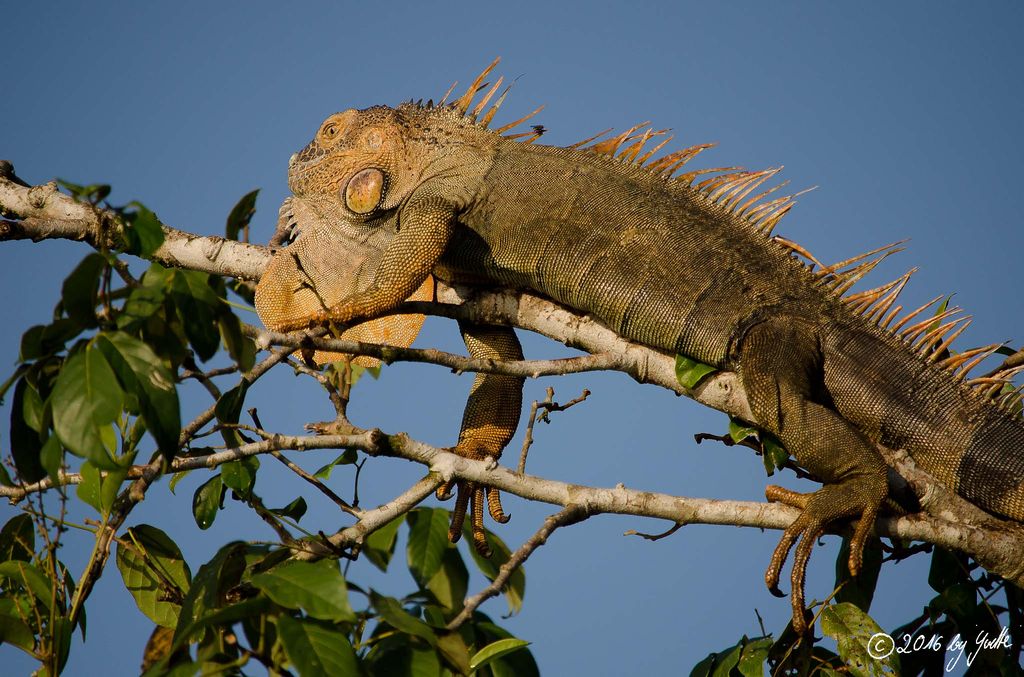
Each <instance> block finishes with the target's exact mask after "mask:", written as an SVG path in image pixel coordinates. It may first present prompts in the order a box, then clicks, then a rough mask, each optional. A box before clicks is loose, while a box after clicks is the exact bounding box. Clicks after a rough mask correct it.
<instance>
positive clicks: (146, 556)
mask: <svg viewBox="0 0 1024 677" xmlns="http://www.w3.org/2000/svg"><path fill="white" fill-rule="evenodd" d="M127 543H130V544H131V545H126V544H127ZM116 558H117V568H118V570H119V571H120V572H121V578H122V580H124V585H125V587H126V588H127V589H128V592H130V593H131V595H132V597H134V598H135V603H136V604H137V605H138V607H139V610H140V611H141V612H142V613H144V614H146V616H148V617H149V619H150V620H151V621H153V622H154V623H156V624H157V625H162V626H164V627H166V628H174V627H176V626H177V624H178V615H179V613H180V612H181V601H182V600H183V599H184V598H185V594H186V593H187V592H188V589H189V584H190V581H191V578H192V575H191V572H189V569H188V564H187V563H186V562H185V559H184V557H183V556H182V554H181V550H179V549H178V546H177V545H176V544H175V543H174V541H172V540H171V539H170V537H168V536H167V534H165V533H164V532H163V531H161V530H160V529H157V528H156V527H152V526H149V525H148V524H140V525H138V526H136V527H133V528H131V529H129V530H128V532H127V533H126V534H125V535H124V538H122V539H121V541H120V542H119V543H118V546H117V557H116Z"/></svg>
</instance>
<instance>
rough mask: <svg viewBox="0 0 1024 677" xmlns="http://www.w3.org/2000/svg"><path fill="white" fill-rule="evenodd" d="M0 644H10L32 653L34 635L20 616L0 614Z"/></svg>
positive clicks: (34, 641)
mask: <svg viewBox="0 0 1024 677" xmlns="http://www.w3.org/2000/svg"><path fill="white" fill-rule="evenodd" d="M0 644H10V645H11V646H16V647H18V648H19V649H21V650H22V651H25V652H28V653H29V654H32V653H33V650H34V649H35V644H36V638H35V635H33V634H32V630H31V628H29V627H28V625H26V624H25V623H24V622H23V621H22V620H21V619H20V618H18V617H16V616H9V615H7V614H0Z"/></svg>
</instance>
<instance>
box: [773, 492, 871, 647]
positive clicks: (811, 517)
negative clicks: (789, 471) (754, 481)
mask: <svg viewBox="0 0 1024 677" xmlns="http://www.w3.org/2000/svg"><path fill="white" fill-rule="evenodd" d="M885 494H886V484H885V481H884V478H882V480H881V481H879V478H877V477H874V476H862V477H856V478H852V479H848V480H846V481H844V482H842V483H840V484H829V485H826V486H824V487H822V488H821V489H819V490H818V491H815V492H813V493H810V494H800V493H797V492H795V491H790V490H789V489H783V488H782V487H778V486H774V485H770V486H768V487H767V488H766V489H765V497H766V498H767V499H768V500H769V501H773V502H779V503H785V504H786V505H791V506H793V507H796V508H800V509H801V510H803V513H801V515H800V517H798V518H797V519H796V520H795V521H794V522H793V523H792V524H791V525H789V527H788V528H787V529H786V531H785V532H783V534H782V539H781V540H780V541H779V545H778V546H776V548H775V552H774V553H773V554H772V559H771V562H770V563H769V564H768V570H767V571H766V572H765V575H764V580H765V583H767V584H768V590H769V591H771V593H772V594H773V595H775V596H777V597H784V596H785V593H784V592H782V591H781V590H779V575H780V573H781V572H782V566H783V565H784V564H785V563H786V558H787V557H788V555H789V551H790V550H791V549H792V548H793V544H794V543H796V541H797V539H798V538H799V539H800V543H799V544H798V545H797V547H796V553H795V554H794V555H793V571H792V574H791V576H790V582H791V585H792V592H791V595H790V599H791V601H792V603H793V630H794V631H795V632H796V633H797V634H800V635H802V634H804V633H806V632H807V630H808V625H807V618H806V616H805V610H804V580H805V578H806V575H807V561H808V560H809V559H810V557H811V550H812V549H813V548H814V544H815V542H816V541H817V540H818V538H819V537H820V536H821V535H822V534H823V533H824V531H825V528H826V527H827V526H828V525H829V524H831V523H832V522H834V521H836V520H839V519H843V518H849V517H856V516H859V517H860V520H859V521H858V522H857V526H856V528H855V529H854V532H853V538H852V539H851V540H850V559H849V567H850V573H851V574H852V575H854V576H856V575H857V574H859V573H860V569H861V564H862V563H863V553H864V543H865V541H866V540H867V537H868V534H869V533H870V532H871V528H872V527H873V526H874V524H875V518H876V517H877V516H878V509H879V506H880V505H881V503H882V500H883V499H884V498H885Z"/></svg>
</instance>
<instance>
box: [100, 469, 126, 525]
mask: <svg viewBox="0 0 1024 677" xmlns="http://www.w3.org/2000/svg"><path fill="white" fill-rule="evenodd" d="M127 476H128V468H119V469H117V470H108V471H107V472H105V473H103V474H102V475H100V512H101V513H102V514H104V515H107V514H109V513H110V509H111V508H113V507H114V501H116V500H117V494H118V492H119V491H120V490H121V484H123V483H124V480H125V477H127Z"/></svg>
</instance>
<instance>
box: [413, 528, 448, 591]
mask: <svg viewBox="0 0 1024 677" xmlns="http://www.w3.org/2000/svg"><path fill="white" fill-rule="evenodd" d="M448 519H449V515H448V511H447V510H441V509H438V508H416V509H415V510H413V511H411V512H410V513H409V515H408V517H407V518H406V521H407V522H408V523H409V543H408V545H407V547H406V557H407V559H408V562H409V571H410V572H411V573H412V576H413V578H414V579H416V582H417V583H419V585H420V587H426V585H427V582H428V581H429V580H430V579H431V578H433V576H434V574H436V573H437V570H438V569H439V568H440V566H441V557H442V555H444V551H445V550H446V549H447V548H448Z"/></svg>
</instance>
